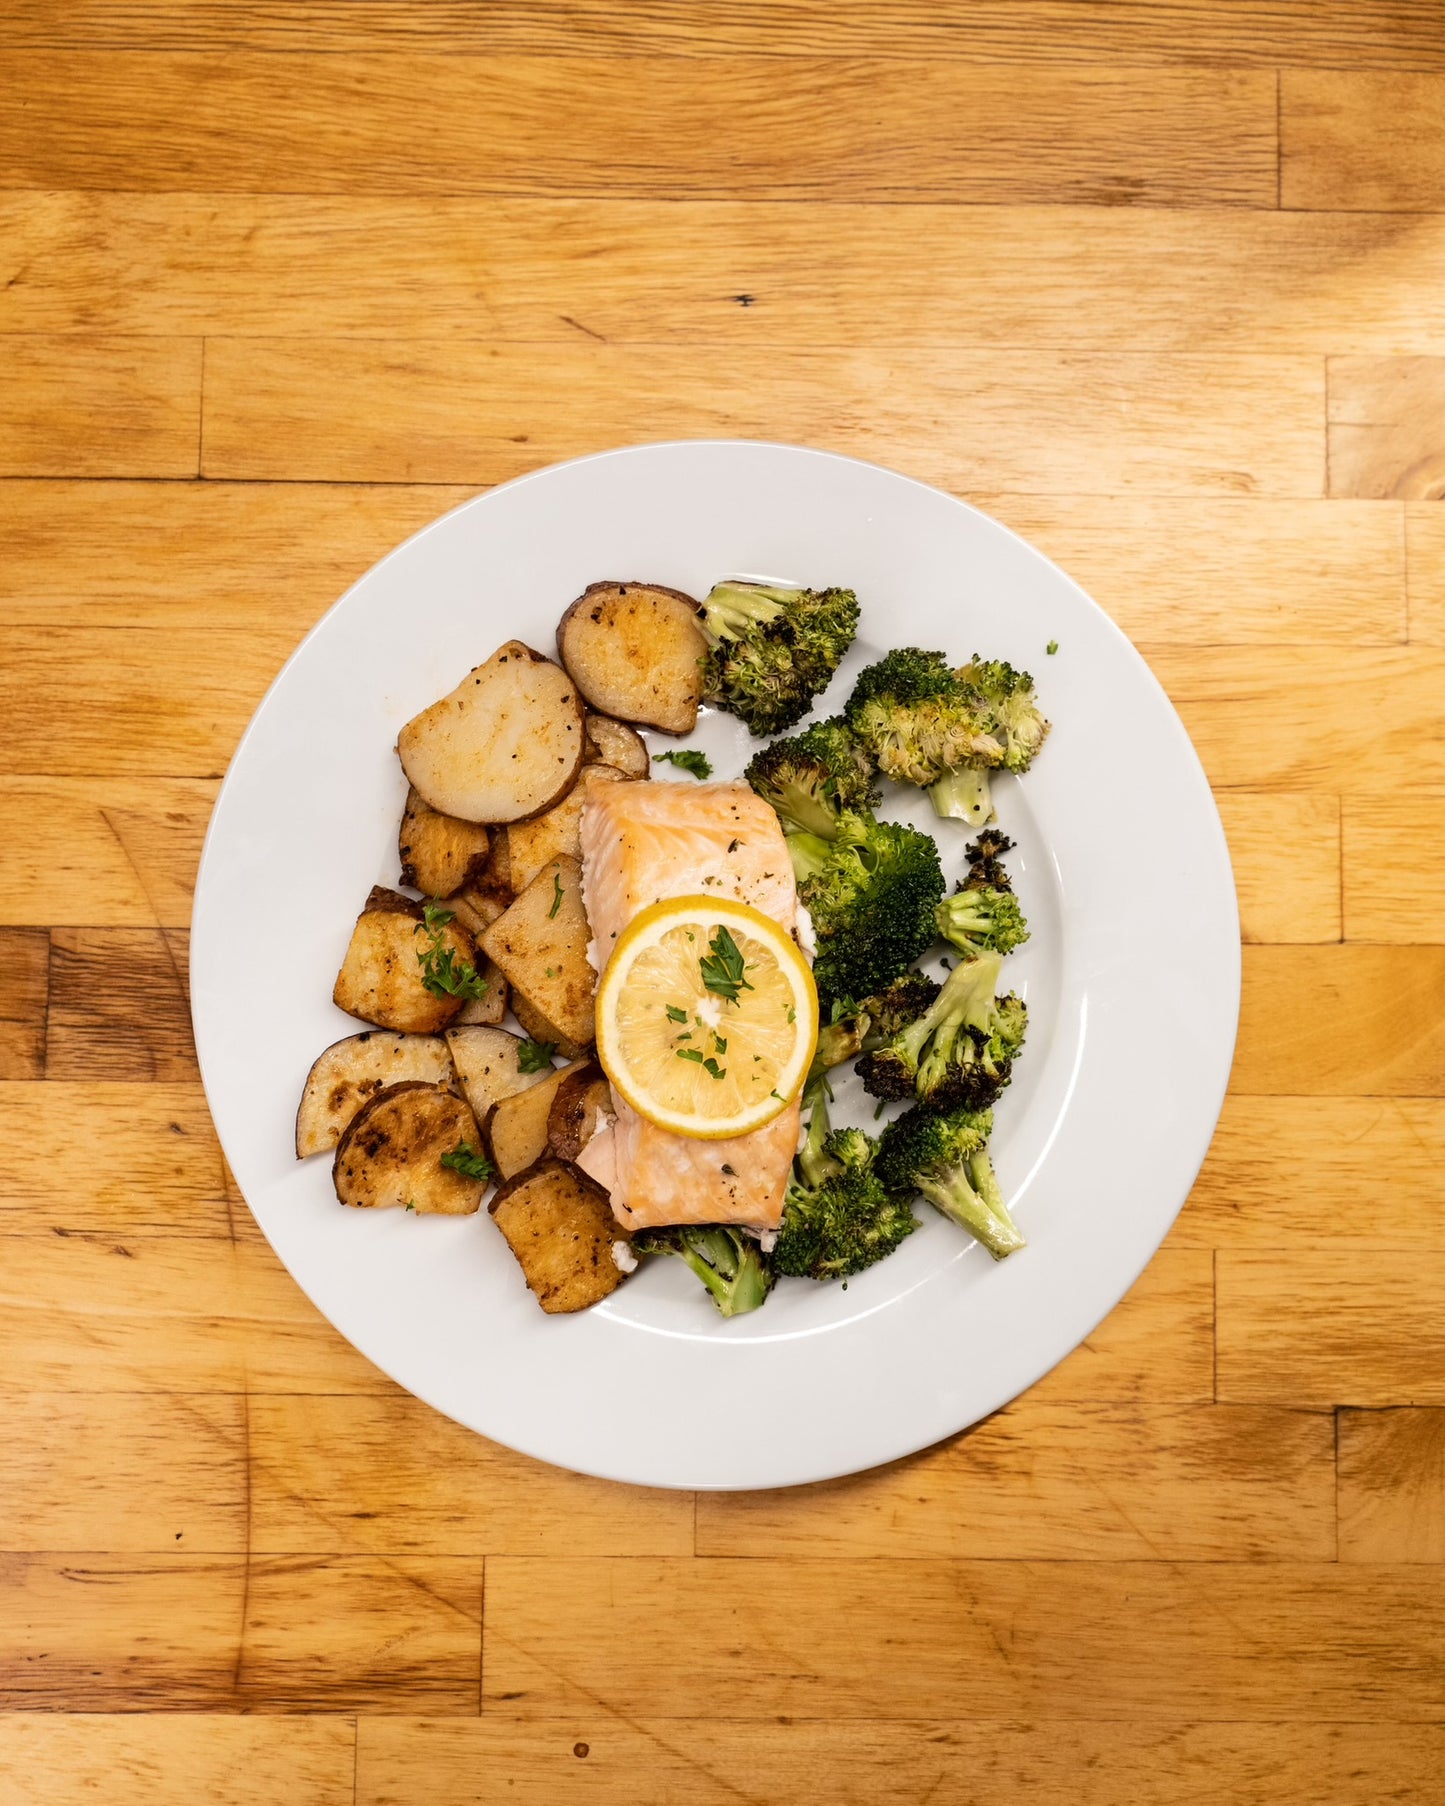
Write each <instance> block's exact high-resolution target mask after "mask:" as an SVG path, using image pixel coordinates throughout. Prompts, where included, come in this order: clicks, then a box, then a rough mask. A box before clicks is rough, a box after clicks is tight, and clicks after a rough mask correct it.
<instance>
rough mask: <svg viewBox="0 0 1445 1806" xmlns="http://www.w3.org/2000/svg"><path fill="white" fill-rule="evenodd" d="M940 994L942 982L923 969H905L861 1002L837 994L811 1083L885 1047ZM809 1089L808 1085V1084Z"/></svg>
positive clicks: (811, 1071)
mask: <svg viewBox="0 0 1445 1806" xmlns="http://www.w3.org/2000/svg"><path fill="white" fill-rule="evenodd" d="M937 995H938V985H937V983H936V982H935V981H934V980H933V979H931V978H927V977H925V976H924V974H923V973H922V972H905V973H904V974H903V976H902V977H901V978H895V979H894V980H893V982H892V984H890V985H888V986H886V987H885V988H884V989H883V990H881V991H878V992H875V994H874V995H873V996H871V997H864V998H863V999H862V1000H861V1001H858V1000H855V999H853V998H850V997H835V998H834V999H833V1003H832V1008H831V1020H830V1021H828V1022H825V1023H824V1024H823V1025H822V1027H821V1028H820V1029H819V1030H818V1046H817V1051H816V1052H815V1053H814V1055H813V1064H812V1065H811V1066H810V1067H809V1069H808V1086H811V1085H813V1084H814V1082H815V1081H816V1080H817V1079H819V1078H821V1077H823V1076H824V1075H825V1074H826V1073H829V1072H831V1071H832V1069H833V1068H834V1067H835V1066H841V1065H842V1064H843V1062H844V1061H845V1060H851V1059H853V1058H854V1057H855V1055H857V1054H860V1053H863V1052H865V1051H866V1050H867V1049H869V1048H873V1047H881V1046H882V1045H883V1043H884V1042H885V1041H889V1040H891V1039H892V1038H893V1036H894V1035H896V1034H897V1033H898V1031H899V1029H901V1028H902V1027H903V1026H904V1025H905V1024H906V1023H909V1022H912V1021H913V1019H914V1017H915V1016H921V1015H922V1014H923V1012H924V1011H925V1010H926V1009H927V1008H928V1006H929V1004H931V1003H932V1002H933V1000H934V998H935V997H936V996H937ZM805 1089H806V1087H805Z"/></svg>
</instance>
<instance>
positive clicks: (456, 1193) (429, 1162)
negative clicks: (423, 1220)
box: [331, 1080, 488, 1217]
mask: <svg viewBox="0 0 1445 1806" xmlns="http://www.w3.org/2000/svg"><path fill="white" fill-rule="evenodd" d="M463 1144H465V1145H467V1146H468V1147H470V1148H471V1149H472V1150H473V1152H474V1153H478V1154H479V1153H480V1152H481V1148H482V1138H481V1134H480V1132H479V1130H478V1128H477V1119H476V1117H475V1116H474V1115H473V1114H472V1107H471V1105H470V1104H468V1103H467V1102H466V1100H465V1099H464V1098H460V1097H458V1096H457V1094H456V1092H454V1091H453V1090H452V1089H451V1088H450V1087H449V1086H447V1085H425V1084H421V1083H419V1082H417V1081H414V1080H408V1081H407V1082H406V1083H404V1084H400V1085H388V1086H387V1087H386V1089H385V1090H384V1091H378V1092H377V1094H376V1096H375V1097H374V1098H372V1100H371V1102H370V1103H369V1104H366V1105H365V1106H364V1107H363V1108H362V1109H360V1110H359V1111H358V1112H357V1113H356V1115H355V1116H353V1117H352V1119H351V1121H350V1123H349V1124H348V1125H347V1129H346V1133H345V1134H344V1135H343V1136H342V1137H341V1141H340V1143H339V1144H338V1146H337V1149H336V1159H335V1162H334V1163H333V1165H332V1168H331V1176H332V1179H333V1180H334V1182H335V1185H336V1195H337V1197H338V1198H340V1200H341V1202H342V1203H343V1204H354V1205H356V1206H357V1207H358V1208H359V1209H367V1210H376V1209H381V1208H382V1207H383V1206H385V1205H388V1204H395V1205H400V1206H402V1207H405V1206H406V1205H408V1204H410V1205H411V1207H412V1208H413V1209H414V1210H415V1211H416V1212H417V1214H418V1215H420V1216H425V1215H428V1214H439V1215H442V1216H450V1217H464V1216H470V1215H471V1214H472V1213H473V1212H474V1211H475V1210H477V1209H479V1208H480V1206H481V1202H482V1197H483V1195H484V1194H485V1192H486V1189H487V1185H488V1181H487V1180H486V1179H470V1178H468V1177H467V1175H466V1174H465V1173H458V1172H454V1171H453V1170H452V1169H451V1167H448V1166H443V1165H442V1163H441V1160H442V1155H443V1154H451V1153H454V1152H455V1151H456V1150H457V1149H458V1148H459V1147H461V1146H462V1145H463Z"/></svg>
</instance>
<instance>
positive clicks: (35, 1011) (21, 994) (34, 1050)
mask: <svg viewBox="0 0 1445 1806" xmlns="http://www.w3.org/2000/svg"><path fill="white" fill-rule="evenodd" d="M49 1008H50V936H49V935H48V934H47V933H46V932H45V930H44V929H43V928H0V1080H6V1079H38V1078H40V1077H42V1076H43V1074H44V1072H45V1019H46V1015H47V1014H48V1012H49Z"/></svg>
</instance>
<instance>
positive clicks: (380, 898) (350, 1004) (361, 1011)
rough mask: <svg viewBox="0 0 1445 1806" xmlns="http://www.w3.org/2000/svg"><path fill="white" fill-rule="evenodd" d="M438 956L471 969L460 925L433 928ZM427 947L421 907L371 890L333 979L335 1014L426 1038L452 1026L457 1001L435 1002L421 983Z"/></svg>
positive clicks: (472, 954) (470, 947) (473, 953)
mask: <svg viewBox="0 0 1445 1806" xmlns="http://www.w3.org/2000/svg"><path fill="white" fill-rule="evenodd" d="M437 934H438V935H439V937H440V939H439V941H438V942H437V946H438V949H439V951H440V952H441V953H442V954H445V953H446V952H447V951H448V950H449V949H450V951H451V952H452V953H453V954H454V956H455V964H456V965H457V966H461V965H463V964H466V965H472V966H475V964H476V961H477V950H476V946H475V944H474V943H473V941H472V937H471V936H470V935H469V934H468V933H467V931H466V930H465V929H464V928H463V927H462V926H461V924H460V923H459V922H456V921H451V922H448V923H446V924H445V925H444V926H442V927H440V928H438V930H437ZM431 945H432V941H431V937H430V935H429V934H428V932H427V929H426V923H425V917H424V914H423V910H422V905H421V904H420V903H414V902H413V901H412V900H411V898H410V897H403V896H402V895H401V893H400V892H399V891H394V890H385V889H383V887H382V886H381V885H379V884H378V885H376V886H375V887H374V888H373V890H372V892H371V895H370V896H369V897H368V898H367V899H366V907H365V909H363V910H362V912H361V914H360V915H359V916H358V917H357V919H356V927H355V928H354V929H353V930H352V933H351V945H350V946H349V947H348V948H347V949H346V958H345V959H344V960H343V961H342V962H341V970H340V972H339V973H338V974H337V977H336V985H335V988H334V989H333V990H332V993H331V998H332V1002H333V1003H335V1005H336V1006H337V1008H338V1009H342V1010H345V1011H346V1012H347V1014H348V1015H350V1016H360V1018H361V1019H362V1021H363V1022H374V1023H376V1025H377V1026H378V1028H394V1029H400V1030H401V1031H402V1032H403V1033H405V1034H413V1035H430V1034H435V1033H436V1032H437V1030H439V1029H443V1028H445V1027H446V1026H447V1024H448V1023H449V1022H451V1021H452V1020H453V1019H454V1018H455V1016H456V1015H457V1012H458V1011H459V1010H460V1009H461V1007H462V999H461V998H460V997H452V996H449V995H442V996H436V995H434V994H433V993H432V992H431V991H429V990H428V989H427V988H426V986H425V984H424V983H423V982H422V979H423V975H424V968H423V966H422V962H421V958H420V956H421V955H422V954H424V953H426V952H427V950H428V949H429V948H430V946H431Z"/></svg>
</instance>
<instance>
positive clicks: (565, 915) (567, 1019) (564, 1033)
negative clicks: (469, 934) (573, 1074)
mask: <svg viewBox="0 0 1445 1806" xmlns="http://www.w3.org/2000/svg"><path fill="white" fill-rule="evenodd" d="M590 938H591V931H590V930H589V928H588V926H587V916H586V912H585V911H584V910H583V907H582V867H581V865H580V864H579V862H578V861H577V860H575V859H568V858H562V859H554V860H552V861H551V862H550V864H548V865H545V866H543V868H542V870H541V871H540V872H538V874H537V876H536V877H535V878H534V879H533V880H532V882H531V883H530V884H529V885H528V886H527V888H526V889H525V890H524V891H523V892H522V894H521V896H519V897H518V898H517V900H516V902H515V903H514V904H513V905H512V907H511V908H510V909H509V910H508V911H507V913H506V914H505V915H504V916H500V917H499V918H498V919H497V920H496V921H495V922H493V923H492V925H491V927H490V928H489V929H488V930H487V932H486V933H485V934H484V935H483V936H482V948H483V951H484V952H485V953H486V955H487V958H488V959H494V960H495V961H496V962H497V964H498V965H499V966H500V967H501V968H502V971H503V972H504V973H505V974H506V978H507V983H508V984H509V985H511V987H512V990H513V992H514V993H520V994H521V995H522V996H523V997H525V998H526V1000H527V1002H528V1003H529V1004H530V1005H531V1007H532V1008H533V1009H534V1010H535V1011H537V1012H538V1013H539V1014H540V1015H541V1016H543V1017H545V1018H546V1020H547V1022H548V1023H549V1024H550V1025H551V1026H553V1027H554V1028H555V1029H556V1030H557V1034H556V1036H552V1035H546V1036H543V1037H542V1039H544V1040H549V1041H550V1040H554V1039H558V1038H561V1039H565V1040H568V1041H571V1042H574V1043H576V1044H577V1045H578V1046H583V1047H585V1046H586V1045H587V1044H588V1043H589V1042H591V1041H592V1040H593V1038H594V1036H595V1033H596V1029H595V1024H594V1017H593V993H594V991H595V990H596V986H597V975H596V973H595V972H594V971H593V970H592V968H591V966H590V965H589V964H588V963H587V945H588V941H589V940H590ZM512 1007H513V1009H514V1010H515V1009H516V999H515V996H514V998H513V1004H512ZM518 1020H519V1021H520V1020H521V1018H520V1017H518Z"/></svg>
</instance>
